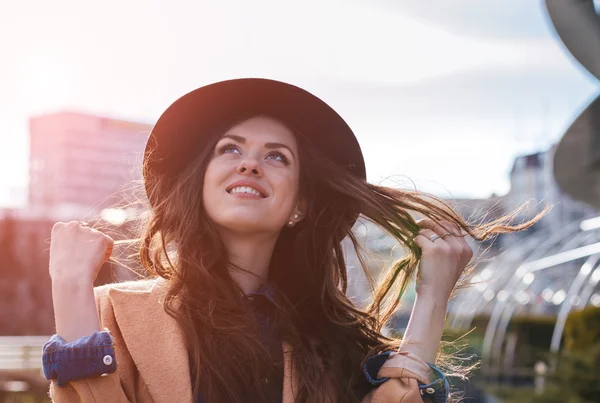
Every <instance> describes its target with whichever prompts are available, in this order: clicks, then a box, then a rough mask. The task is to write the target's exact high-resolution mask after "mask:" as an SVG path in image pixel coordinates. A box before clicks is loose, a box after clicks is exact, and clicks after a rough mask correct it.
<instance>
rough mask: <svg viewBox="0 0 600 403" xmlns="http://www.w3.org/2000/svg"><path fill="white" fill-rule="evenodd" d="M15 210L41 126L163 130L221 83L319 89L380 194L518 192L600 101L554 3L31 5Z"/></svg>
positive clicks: (3, 189)
mask: <svg viewBox="0 0 600 403" xmlns="http://www.w3.org/2000/svg"><path fill="white" fill-rule="evenodd" d="M0 52H1V53H0V204H2V203H6V202H7V200H8V197H9V194H10V193H11V189H14V188H24V187H25V186H26V185H27V170H28V165H27V164H28V146H29V143H28V127H27V125H28V118H29V117H30V116H34V115H39V114H43V113H49V112H56V111H59V110H75V111H82V112H88V113H96V114H101V115H106V116H110V117H116V118H125V119H132V120H139V121H142V122H147V123H151V124H152V123H154V122H155V121H156V120H157V119H158V117H159V115H160V113H161V112H162V111H163V110H164V109H165V108H166V107H167V106H168V105H169V104H170V103H171V102H172V101H173V100H175V99H176V98H177V97H179V96H180V95H182V94H184V93H186V92H188V91H190V90H192V89H194V88H197V87H199V86H202V85H205V84H208V83H210V82H213V81H217V80H222V79H229V78H235V77H268V78H273V79H279V80H283V81H287V82H290V83H293V84H296V85H299V86H301V87H304V88H306V89H307V90H309V91H311V92H313V93H314V94H316V95H317V96H319V97H321V98H322V99H324V100H325V101H326V102H327V103H329V104H330V105H331V106H332V107H334V109H336V110H337V111H338V112H339V113H340V114H341V115H342V116H343V117H344V118H345V119H346V120H347V122H348V123H349V124H350V126H351V127H352V128H353V130H354V132H355V133H356V136H357V138H358V140H359V142H360V144H361V147H362V149H363V153H364V155H365V160H366V166H367V175H368V180H369V181H370V182H373V183H382V184H386V185H399V186H417V188H418V189H420V190H424V191H430V192H433V193H436V194H439V195H442V196H451V197H488V196H489V195H490V194H492V193H496V194H504V193H506V192H507V191H508V190H509V182H508V172H509V171H510V168H511V166H512V162H513V159H514V158H515V156H518V155H522V154H525V153H530V152H536V151H539V150H545V149H547V148H548V147H549V146H550V145H551V144H552V143H553V142H555V141H557V140H558V139H559V138H560V136H561V135H562V134H563V133H564V131H565V130H566V128H567V127H568V126H569V124H570V122H571V121H572V120H573V119H574V118H575V117H576V116H577V114H578V113H579V112H580V111H581V110H582V108H583V107H585V106H586V105H587V104H588V103H589V101H590V100H591V99H592V98H593V97H595V96H596V94H598V93H600V83H598V82H597V81H596V80H595V79H594V78H593V77H591V76H590V75H589V73H587V72H586V71H585V70H584V69H582V68H581V67H580V66H579V65H578V63H577V62H576V61H574V60H573V59H572V58H571V57H570V55H569V54H567V53H566V51H565V49H564V48H563V45H562V44H561V43H560V41H559V40H558V38H557V36H556V34H555V33H554V30H553V28H552V27H551V26H550V25H549V22H548V18H547V16H546V12H545V9H544V7H543V5H542V2H540V1H539V0H486V1H485V2H483V1H480V0H447V1H444V2H433V1H423V0H370V1H361V0H304V1H302V2H292V1H286V0H253V1H247V0H220V1H219V2H214V1H204V0H202V1H199V0H194V1H192V0H187V1H183V0H169V1H167V0H143V1H142V0H127V1H123V0H103V1H96V2H92V1H86V2H82V1H76V0H53V1H51V2H48V1H43V0H22V1H20V2H8V4H7V5H3V6H2V12H0Z"/></svg>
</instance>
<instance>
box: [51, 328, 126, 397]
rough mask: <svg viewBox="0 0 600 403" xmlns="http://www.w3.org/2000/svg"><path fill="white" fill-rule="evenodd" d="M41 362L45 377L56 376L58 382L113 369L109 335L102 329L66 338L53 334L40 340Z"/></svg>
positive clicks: (115, 364)
mask: <svg viewBox="0 0 600 403" xmlns="http://www.w3.org/2000/svg"><path fill="white" fill-rule="evenodd" d="M42 366H43V370H44V376H45V377H46V379H48V380H51V379H54V380H56V384H57V385H58V386H65V385H66V384H67V383H69V382H70V381H74V380H77V379H83V378H90V377H95V376H101V375H104V374H111V373H113V372H115V371H116V369H117V362H116V359H115V349H114V345H113V340H112V336H111V335H110V333H109V332H108V330H104V331H100V332H94V333H93V334H91V335H90V336H85V337H81V338H79V339H77V340H74V341H71V342H66V341H65V340H64V339H63V338H62V337H60V336H59V335H57V334H55V335H53V336H52V337H51V338H50V340H48V341H47V342H46V343H45V344H44V347H43V353H42Z"/></svg>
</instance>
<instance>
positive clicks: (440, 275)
mask: <svg viewBox="0 0 600 403" xmlns="http://www.w3.org/2000/svg"><path fill="white" fill-rule="evenodd" d="M418 224H419V226H420V227H422V228H423V229H422V230H421V231H420V232H419V235H418V236H416V237H415V243H416V244H417V245H418V246H419V247H420V248H421V251H422V257H421V263H420V265H419V270H418V272H417V289H416V291H417V294H426V295H428V296H431V297H434V298H438V299H439V298H442V299H445V300H446V301H447V300H448V298H450V294H451V293H452V290H453V289H454V286H455V285H456V282H457V281H458V279H459V278H460V276H461V274H462V273H463V271H464V270H465V268H466V267H467V265H468V264H469V261H470V260H471V258H472V257H473V250H472V249H471V247H470V246H469V245H468V244H467V241H466V240H465V238H464V236H463V234H464V232H463V231H462V230H461V229H460V228H459V227H458V226H457V225H455V224H453V223H450V222H448V221H441V222H439V223H436V222H435V221H433V220H431V219H424V220H421V221H419V222H418ZM436 234H437V235H439V238H437V239H435V240H434V241H431V240H430V238H431V237H432V236H434V235H436Z"/></svg>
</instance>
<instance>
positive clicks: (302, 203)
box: [295, 197, 308, 222]
mask: <svg viewBox="0 0 600 403" xmlns="http://www.w3.org/2000/svg"><path fill="white" fill-rule="evenodd" d="M295 213H296V214H298V219H297V220H296V221H297V222H300V221H302V220H304V218H306V216H307V215H308V202H307V201H306V199H305V198H304V197H301V198H300V200H298V205H297V206H296V208H295Z"/></svg>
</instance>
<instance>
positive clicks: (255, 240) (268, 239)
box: [220, 231, 279, 294]
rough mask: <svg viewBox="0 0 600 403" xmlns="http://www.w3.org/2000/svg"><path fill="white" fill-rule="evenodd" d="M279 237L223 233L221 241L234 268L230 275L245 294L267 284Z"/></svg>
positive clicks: (231, 269)
mask: <svg viewBox="0 0 600 403" xmlns="http://www.w3.org/2000/svg"><path fill="white" fill-rule="evenodd" d="M278 235H279V234H275V235H273V234H239V233H232V232H228V231H221V233H220V236H221V239H222V240H223V243H224V244H225V249H227V253H228V255H229V261H230V263H231V264H232V266H233V267H232V268H230V269H229V274H230V275H231V278H232V279H233V280H234V281H235V282H236V283H238V285H239V286H240V288H241V289H242V291H243V292H244V294H249V293H251V292H253V291H256V290H257V289H258V288H259V287H260V286H261V285H262V284H265V283H266V282H267V279H268V277H269V263H270V262H271V256H272V255H273V249H275V243H276V242H277V237H278ZM236 267H239V268H240V269H243V271H242V270H239V269H236Z"/></svg>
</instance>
